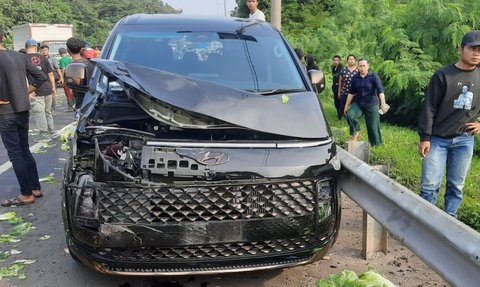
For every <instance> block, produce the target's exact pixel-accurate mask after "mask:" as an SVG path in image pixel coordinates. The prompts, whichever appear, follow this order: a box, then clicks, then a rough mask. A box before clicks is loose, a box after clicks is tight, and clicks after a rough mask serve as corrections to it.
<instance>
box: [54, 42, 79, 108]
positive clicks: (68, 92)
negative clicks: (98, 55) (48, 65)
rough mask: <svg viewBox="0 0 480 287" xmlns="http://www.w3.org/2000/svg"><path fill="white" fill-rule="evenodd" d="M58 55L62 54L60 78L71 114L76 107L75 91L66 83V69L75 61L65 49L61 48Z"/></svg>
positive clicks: (59, 62) (59, 63) (59, 65)
mask: <svg viewBox="0 0 480 287" xmlns="http://www.w3.org/2000/svg"><path fill="white" fill-rule="evenodd" d="M58 53H59V54H60V57H61V58H60V60H59V61H58V67H59V68H60V71H61V73H60V77H61V82H62V86H63V91H64V92H65V96H66V97H67V105H68V110H67V111H69V112H73V111H74V110H75V109H74V106H75V100H74V97H73V91H72V89H70V88H69V87H67V84H66V82H65V68H66V67H67V65H68V64H70V63H71V62H72V61H73V60H72V57H70V56H69V55H68V53H67V49H65V48H60V49H58Z"/></svg>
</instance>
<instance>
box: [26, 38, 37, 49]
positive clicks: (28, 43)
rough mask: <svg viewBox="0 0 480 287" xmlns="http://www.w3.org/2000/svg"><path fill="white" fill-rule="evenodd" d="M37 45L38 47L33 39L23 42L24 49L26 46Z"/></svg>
mask: <svg viewBox="0 0 480 287" xmlns="http://www.w3.org/2000/svg"><path fill="white" fill-rule="evenodd" d="M37 45H38V42H37V40H35V39H33V38H30V39H27V41H25V47H28V46H37Z"/></svg>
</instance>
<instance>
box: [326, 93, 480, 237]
mask: <svg viewBox="0 0 480 287" xmlns="http://www.w3.org/2000/svg"><path fill="white" fill-rule="evenodd" d="M320 100H321V102H322V105H323V109H324V111H325V116H326V118H327V120H328V122H329V124H330V127H331V129H332V133H333V135H334V137H335V139H336V141H337V143H338V144H339V145H343V143H344V142H345V141H346V140H348V139H349V138H350V135H349V133H348V124H347V122H346V120H345V118H343V119H341V120H338V119H337V114H336V109H335V106H334V104H333V99H332V94H331V92H330V93H329V92H326V93H323V94H322V95H321V96H320ZM361 127H362V131H363V133H362V137H361V138H360V140H363V141H367V140H368V138H367V134H366V127H365V120H364V119H363V118H362V119H361ZM381 129H382V139H383V144H382V145H381V146H376V147H373V148H372V149H371V157H370V164H371V165H386V166H388V168H389V171H390V177H391V178H393V179H394V180H395V181H397V182H399V183H400V184H402V185H403V186H405V187H407V188H408V189H410V190H412V191H413V192H416V193H419V192H420V177H421V176H420V175H421V160H420V156H419V154H418V149H417V145H418V141H419V138H418V134H417V131H416V130H413V129H409V128H405V127H399V126H395V125H392V124H388V123H384V122H382V123H381ZM478 182H480V158H479V157H478V155H475V156H474V157H473V160H472V165H471V168H470V172H469V174H468V176H467V179H466V182H465V187H464V189H463V192H464V198H463V202H462V205H461V206H460V209H459V211H458V218H459V219H460V220H461V221H462V222H464V223H465V224H467V225H469V226H470V227H472V228H473V229H475V230H477V231H479V232H480V193H478V192H477V190H478ZM444 187H445V182H444V183H443V185H442V189H443V188H444ZM443 197H444V190H441V192H440V194H439V196H438V202H437V205H438V207H439V208H443V203H444V199H443Z"/></svg>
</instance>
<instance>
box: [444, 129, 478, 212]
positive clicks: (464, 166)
mask: <svg viewBox="0 0 480 287" xmlns="http://www.w3.org/2000/svg"><path fill="white" fill-rule="evenodd" d="M473 145H474V138H473V136H471V135H467V134H465V135H462V136H458V137H455V138H454V139H453V142H452V145H451V146H450V148H449V153H448V158H447V187H446V189H445V208H444V210H445V212H447V213H448V214H450V215H452V216H455V217H456V215H457V209H458V207H460V203H461V202H462V198H463V192H462V190H463V187H464V185H465V178H466V177H467V174H468V170H469V168H470V163H471V161H472V156H473Z"/></svg>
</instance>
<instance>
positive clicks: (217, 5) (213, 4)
mask: <svg viewBox="0 0 480 287" xmlns="http://www.w3.org/2000/svg"><path fill="white" fill-rule="evenodd" d="M163 3H165V4H168V5H170V6H172V7H173V8H175V9H177V10H178V9H182V10H183V13H184V14H190V15H194V14H196V15H218V16H224V15H225V8H224V7H225V6H224V4H226V8H227V9H226V10H227V16H229V15H230V11H231V10H233V9H234V8H235V7H236V6H237V3H236V2H235V0H163Z"/></svg>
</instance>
